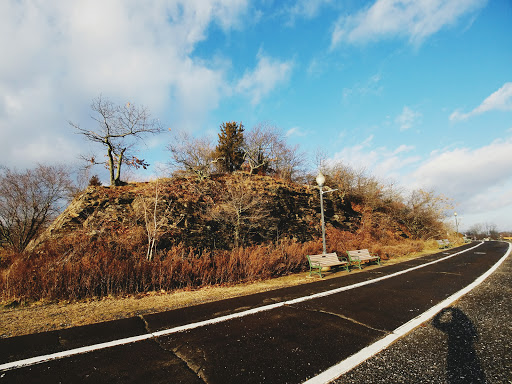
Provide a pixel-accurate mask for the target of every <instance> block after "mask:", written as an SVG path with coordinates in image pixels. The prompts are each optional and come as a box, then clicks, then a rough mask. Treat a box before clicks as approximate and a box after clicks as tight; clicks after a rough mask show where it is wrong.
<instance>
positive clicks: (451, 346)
mask: <svg viewBox="0 0 512 384" xmlns="http://www.w3.org/2000/svg"><path fill="white" fill-rule="evenodd" d="M432 324H433V325H434V327H436V328H437V329H439V330H440V331H442V332H444V333H446V334H447V336H448V355H447V358H446V380H447V382H448V383H449V384H462V383H464V384H470V383H486V379H485V372H484V371H483V369H482V366H481V365H480V361H479V359H478V356H477V355H476V352H475V348H474V347H473V343H474V342H476V341H477V340H478V332H477V330H476V327H475V325H474V324H473V323H472V322H471V320H470V319H469V318H468V317H467V316H466V315H465V314H464V312H462V311H461V310H460V309H458V308H453V307H451V308H445V309H443V310H442V311H441V312H439V313H438V314H437V315H436V316H435V317H434V319H433V320H432Z"/></svg>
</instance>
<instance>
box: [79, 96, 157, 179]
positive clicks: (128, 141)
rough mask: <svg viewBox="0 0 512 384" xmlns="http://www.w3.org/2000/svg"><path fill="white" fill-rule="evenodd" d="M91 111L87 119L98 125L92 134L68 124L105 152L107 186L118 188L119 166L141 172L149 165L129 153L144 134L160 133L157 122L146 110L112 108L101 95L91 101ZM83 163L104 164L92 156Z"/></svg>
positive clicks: (113, 105) (130, 107) (124, 107)
mask: <svg viewBox="0 0 512 384" xmlns="http://www.w3.org/2000/svg"><path fill="white" fill-rule="evenodd" d="M91 109H92V110H93V112H95V115H93V116H91V118H92V119H93V120H94V121H95V122H96V123H97V125H98V126H97V128H96V129H95V130H89V129H85V128H82V127H80V126H79V125H78V124H75V123H73V122H69V124H70V125H71V126H72V127H73V128H74V129H76V130H77V131H78V133H79V134H82V135H84V136H85V137H86V138H87V139H88V140H90V141H92V142H95V143H99V144H101V145H103V146H104V147H105V148H106V150H107V162H106V165H107V168H108V170H109V173H110V184H111V185H120V184H121V166H122V165H123V164H125V165H127V166H132V167H136V168H138V167H143V168H144V169H145V168H146V167H147V166H148V165H149V164H147V163H146V162H145V161H144V160H143V159H139V158H137V157H136V156H135V155H134V154H133V153H130V150H131V149H132V148H133V146H134V145H135V143H136V141H137V140H141V139H142V138H143V136H144V135H146V134H149V133H150V134H156V133H159V132H161V131H162V127H161V125H160V122H159V121H158V120H157V119H153V118H151V114H150V113H149V110H148V109H147V108H146V107H143V106H141V107H137V106H135V105H133V104H131V103H126V104H125V105H123V106H121V105H116V104H114V103H113V102H111V101H110V100H108V99H106V98H103V97H102V96H101V95H100V96H99V97H97V98H96V99H94V100H93V102H92V104H91ZM87 160H88V161H89V162H90V163H91V164H92V165H94V164H105V162H102V161H98V160H97V159H96V158H95V157H93V156H92V157H90V158H88V159H87Z"/></svg>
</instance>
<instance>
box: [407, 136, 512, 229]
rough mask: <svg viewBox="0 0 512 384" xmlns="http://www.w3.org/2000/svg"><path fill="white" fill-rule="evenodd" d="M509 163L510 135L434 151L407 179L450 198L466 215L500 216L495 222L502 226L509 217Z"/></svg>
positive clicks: (511, 175) (511, 161) (511, 208)
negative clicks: (475, 145)
mask: <svg viewBox="0 0 512 384" xmlns="http://www.w3.org/2000/svg"><path fill="white" fill-rule="evenodd" d="M510 164H512V138H508V139H505V140H502V139H500V140H495V141H493V142H492V143H491V144H489V145H486V146H483V147H480V148H477V149H469V148H457V149H453V150H448V151H439V152H435V153H433V154H432V155H431V157H430V158H429V159H428V160H426V161H425V162H424V163H423V164H422V165H421V166H420V167H418V169H416V170H415V171H414V172H413V173H412V174H411V175H410V177H409V179H410V180H411V181H412V183H411V184H412V187H414V188H425V189H433V190H435V191H437V192H439V193H443V194H445V195H446V196H448V197H450V198H453V199H454V200H455V202H457V203H458V204H459V205H460V207H459V208H457V210H458V211H461V213H464V214H466V215H477V214H481V213H484V212H487V213H489V214H491V213H492V212H495V213H496V215H497V216H496V217H500V219H499V220H500V221H499V222H496V224H498V225H500V226H501V227H503V226H504V225H506V224H507V222H510V217H512V194H511V193H510V191H511V190H512V169H511V168H510ZM498 211H501V212H498ZM489 220H491V218H490V219H489ZM507 220H508V221H507Z"/></svg>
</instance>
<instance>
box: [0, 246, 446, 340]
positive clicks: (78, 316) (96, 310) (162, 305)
mask: <svg viewBox="0 0 512 384" xmlns="http://www.w3.org/2000/svg"><path fill="white" fill-rule="evenodd" d="M435 251H436V250H433V249H429V250H425V251H423V252H420V253H415V254H411V255H408V256H404V257H399V258H393V259H390V260H386V261H384V262H383V265H390V264H395V263H398V262H403V261H406V260H409V259H411V258H414V257H419V256H423V255H425V254H427V253H433V252H435ZM369 268H378V266H369V267H367V268H365V269H369ZM359 272H360V271H359V270H356V269H354V270H353V271H352V272H350V273H351V274H352V273H359ZM344 274H346V272H345V271H338V272H335V273H330V274H328V275H327V276H326V277H324V278H327V279H329V278H334V277H339V276H343V275H344ZM318 279H319V277H312V278H310V277H309V276H308V273H298V274H293V275H289V276H284V277H279V278H275V279H269V280H265V281H258V282H254V283H245V284H237V285H233V286H210V287H205V288H201V289H197V290H191V289H184V290H178V291H174V292H151V293H146V294H139V295H133V296H128V297H122V298H119V297H105V298H103V299H100V300H92V299H89V300H83V301H79V302H72V303H69V302H58V303H45V302H36V303H33V304H30V305H25V306H18V307H16V308H7V307H6V306H1V307H0V337H1V338H6V337H13V336H20V335H26V334H32V333H37V332H45V331H52V330H57V329H64V328H70V327H75V326H80V325H87V324H93V323H98V322H103V321H109V320H116V319H121V318H127V317H132V316H139V315H144V314H149V313H156V312H161V311H167V310H172V309H178V308H183V307H188V306H193V305H197V304H202V303H208V302H212V301H218V300H222V299H228V298H233V297H239V296H244V295H250V294H254V293H258V292H265V291H270V290H274V289H279V288H284V287H290V286H295V285H299V284H307V283H311V282H314V281H317V280H318Z"/></svg>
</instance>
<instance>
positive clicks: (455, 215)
mask: <svg viewBox="0 0 512 384" xmlns="http://www.w3.org/2000/svg"><path fill="white" fill-rule="evenodd" d="M453 216H454V217H455V232H456V233H459V222H458V220H457V212H454V213H453Z"/></svg>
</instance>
